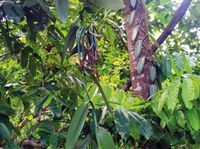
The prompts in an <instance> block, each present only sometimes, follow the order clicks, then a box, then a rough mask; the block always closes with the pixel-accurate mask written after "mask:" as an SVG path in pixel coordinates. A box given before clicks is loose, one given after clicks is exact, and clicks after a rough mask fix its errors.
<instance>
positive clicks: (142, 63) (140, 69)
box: [137, 56, 145, 74]
mask: <svg viewBox="0 0 200 149" xmlns="http://www.w3.org/2000/svg"><path fill="white" fill-rule="evenodd" d="M144 62H145V56H143V57H141V58H140V60H139V62H138V64H137V73H138V74H141V72H142V70H143V68H144Z"/></svg>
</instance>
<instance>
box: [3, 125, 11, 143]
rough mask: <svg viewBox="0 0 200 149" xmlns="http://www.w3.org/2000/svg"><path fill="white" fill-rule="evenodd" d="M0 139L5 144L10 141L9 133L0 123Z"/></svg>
mask: <svg viewBox="0 0 200 149" xmlns="http://www.w3.org/2000/svg"><path fill="white" fill-rule="evenodd" d="M0 137H1V138H2V139H4V140H5V141H6V142H7V143H8V142H10V141H11V138H10V131H9V130H8V128H7V127H6V125H4V124H3V123H0Z"/></svg>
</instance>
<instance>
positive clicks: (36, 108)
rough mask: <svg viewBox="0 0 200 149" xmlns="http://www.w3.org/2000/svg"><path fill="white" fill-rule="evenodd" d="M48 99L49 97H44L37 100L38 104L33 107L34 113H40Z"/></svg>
mask: <svg viewBox="0 0 200 149" xmlns="http://www.w3.org/2000/svg"><path fill="white" fill-rule="evenodd" d="M48 97H49V96H45V97H42V98H41V99H39V100H38V102H37V103H36V105H35V113H38V112H39V111H40V109H41V108H42V105H43V104H44V102H45V101H46V100H47V99H48Z"/></svg>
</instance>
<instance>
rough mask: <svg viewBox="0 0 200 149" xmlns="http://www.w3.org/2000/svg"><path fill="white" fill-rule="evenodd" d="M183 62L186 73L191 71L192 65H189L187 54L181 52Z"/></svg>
mask: <svg viewBox="0 0 200 149" xmlns="http://www.w3.org/2000/svg"><path fill="white" fill-rule="evenodd" d="M183 62H184V70H185V71H186V73H190V74H191V73H192V72H193V70H192V67H191V66H190V63H189V60H188V58H187V56H186V55H185V54H183Z"/></svg>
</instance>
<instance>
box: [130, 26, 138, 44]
mask: <svg viewBox="0 0 200 149" xmlns="http://www.w3.org/2000/svg"><path fill="white" fill-rule="evenodd" d="M138 31H139V25H138V26H135V27H133V28H132V33H131V40H132V41H135V38H136V37H137V35H138Z"/></svg>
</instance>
